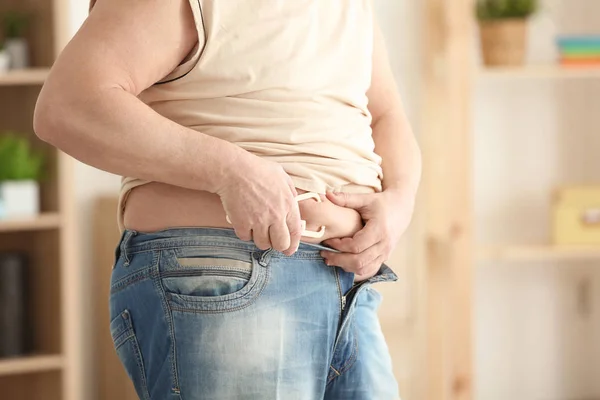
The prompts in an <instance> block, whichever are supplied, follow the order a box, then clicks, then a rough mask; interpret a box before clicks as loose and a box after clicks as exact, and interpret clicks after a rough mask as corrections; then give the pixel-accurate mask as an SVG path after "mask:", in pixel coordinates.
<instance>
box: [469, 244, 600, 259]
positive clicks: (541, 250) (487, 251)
mask: <svg viewBox="0 0 600 400" xmlns="http://www.w3.org/2000/svg"><path fill="white" fill-rule="evenodd" d="M477 260H478V261H564V260H567V261H569V260H570V261H582V260H599V261H600V246H553V245H521V246H517V245H506V246H480V247H479V248H478V249H477Z"/></svg>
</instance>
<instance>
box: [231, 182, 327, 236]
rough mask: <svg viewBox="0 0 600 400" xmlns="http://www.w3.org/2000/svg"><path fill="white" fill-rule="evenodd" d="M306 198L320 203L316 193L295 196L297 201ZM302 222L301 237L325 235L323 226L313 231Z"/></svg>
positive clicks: (319, 197)
mask: <svg viewBox="0 0 600 400" xmlns="http://www.w3.org/2000/svg"><path fill="white" fill-rule="evenodd" d="M308 199H314V200H316V201H317V202H318V203H321V202H322V200H321V196H319V194H318V193H310V192H309V193H304V194H301V195H299V196H296V201H297V202H298V203H299V202H301V201H304V200H308ZM226 219H227V222H228V223H230V224H231V220H230V219H229V215H227V216H226ZM300 222H301V223H302V236H303V237H310V238H315V239H319V238H322V237H323V235H325V227H324V226H321V228H320V229H319V230H318V231H317V232H315V231H307V230H306V221H304V220H303V221H300Z"/></svg>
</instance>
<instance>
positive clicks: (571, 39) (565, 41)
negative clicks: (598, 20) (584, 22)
mask: <svg viewBox="0 0 600 400" xmlns="http://www.w3.org/2000/svg"><path fill="white" fill-rule="evenodd" d="M556 44H558V46H559V47H563V48H577V49H594V48H600V35H588V36H583V35H582V36H559V37H558V38H557V39H556Z"/></svg>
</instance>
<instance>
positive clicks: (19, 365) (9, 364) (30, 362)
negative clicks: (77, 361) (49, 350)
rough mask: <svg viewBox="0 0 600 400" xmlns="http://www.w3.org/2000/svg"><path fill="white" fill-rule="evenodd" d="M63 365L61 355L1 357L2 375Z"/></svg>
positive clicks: (58, 367)
mask: <svg viewBox="0 0 600 400" xmlns="http://www.w3.org/2000/svg"><path fill="white" fill-rule="evenodd" d="M63 365H64V359H63V357H62V356H61V355H49V356H29V357H19V358H7V359H0V376H3V375H18V374H26V373H33V372H42V371H54V370H59V369H61V368H63Z"/></svg>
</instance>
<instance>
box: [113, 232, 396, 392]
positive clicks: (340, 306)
mask: <svg viewBox="0 0 600 400" xmlns="http://www.w3.org/2000/svg"><path fill="white" fill-rule="evenodd" d="M322 248H323V246H319V245H309V244H304V243H302V244H301V245H300V248H299V249H298V251H297V252H296V253H295V254H294V255H293V256H291V257H287V256H285V255H283V254H282V253H279V252H277V251H274V250H266V251H262V250H259V249H258V248H257V247H256V246H255V245H254V244H253V243H251V242H243V241H241V240H240V239H238V238H237V237H236V236H235V234H234V232H233V231H232V230H230V229H214V228H189V229H170V230H165V231H161V232H157V233H151V234H142V233H137V232H133V231H125V232H124V234H123V238H122V240H121V243H120V245H119V247H118V248H117V252H116V253H117V254H116V263H115V266H114V269H113V273H112V281H111V295H110V315H111V323H110V329H111V334H112V338H113V341H114V345H115V348H116V350H117V353H118V355H119V358H120V359H121V361H122V363H123V365H124V366H125V369H126V370H127V373H128V374H129V376H130V378H131V379H132V381H133V383H134V385H135V388H136V390H137V393H138V395H139V397H140V398H141V399H145V400H148V399H152V400H154V399H156V400H164V399H183V400H201V399H202V400H271V399H282V400H296V399H297V400H316V399H335V400H363V399H364V400H367V399H369V400H396V399H398V388H397V383H396V381H395V379H394V376H393V374H392V366H391V360H390V356H389V352H388V349H387V346H386V343H385V340H384V338H383V335H382V333H381V328H380V326H379V322H378V319H377V314H376V313H377V308H378V306H379V303H380V302H381V295H380V294H379V293H378V292H377V291H376V290H375V289H373V288H372V284H373V283H375V282H380V281H391V280H396V279H397V278H396V275H395V274H394V273H393V272H392V271H391V270H390V269H389V268H388V267H387V266H385V265H384V266H382V267H381V269H380V271H379V273H378V274H377V275H376V276H374V277H373V278H371V279H369V280H368V281H365V282H362V283H358V284H355V283H354V275H353V274H351V273H347V272H344V271H343V270H342V269H340V268H337V267H328V266H327V265H325V263H324V261H323V259H322V258H321V257H320V255H319V251H320V249H322Z"/></svg>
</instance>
